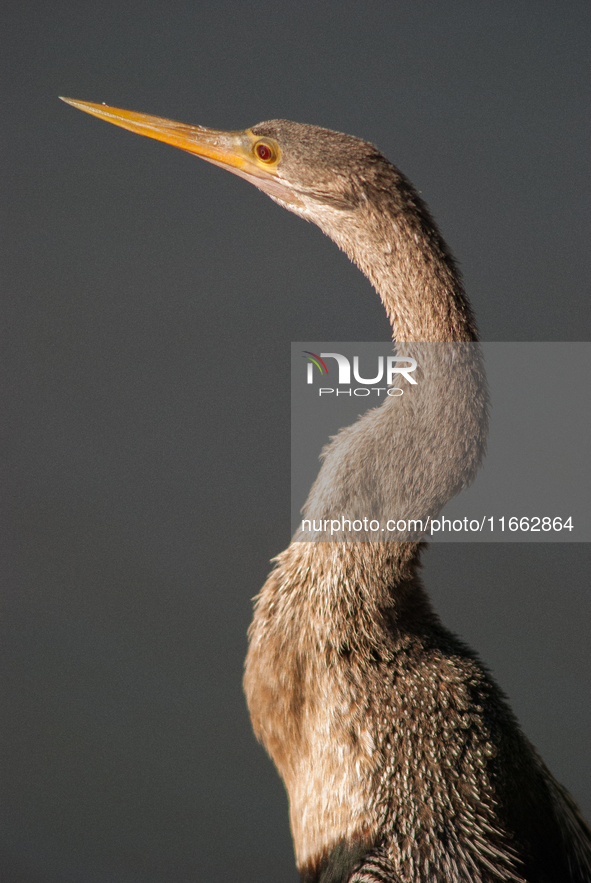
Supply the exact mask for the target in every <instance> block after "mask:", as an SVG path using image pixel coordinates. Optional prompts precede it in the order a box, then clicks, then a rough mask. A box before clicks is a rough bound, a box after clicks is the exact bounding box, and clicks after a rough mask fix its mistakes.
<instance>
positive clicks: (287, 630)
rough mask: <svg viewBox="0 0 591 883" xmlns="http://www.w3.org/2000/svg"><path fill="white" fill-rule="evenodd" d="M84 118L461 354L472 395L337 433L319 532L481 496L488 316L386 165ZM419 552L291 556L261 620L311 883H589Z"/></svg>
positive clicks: (284, 145)
mask: <svg viewBox="0 0 591 883" xmlns="http://www.w3.org/2000/svg"><path fill="white" fill-rule="evenodd" d="M65 100H67V101H68V102H69V103H70V104H72V105H74V106H75V107H78V108H79V109H81V110H84V111H86V112H88V113H90V114H94V115H95V116H97V117H100V118H101V119H105V120H107V121H108V122H111V123H114V124H115V125H118V126H122V127H123V128H126V129H130V130H131V131H133V132H138V133H140V134H143V135H147V136H149V137H151V138H156V139H158V140H160V141H165V142H167V143H169V144H173V145H175V146H177V147H180V148H182V149H184V150H187V151H189V152H191V153H194V154H196V155H198V156H201V157H202V158H203V159H206V160H208V161H209V162H212V163H215V164H216V165H219V166H221V167H222V168H226V169H228V170H229V171H232V172H234V173H235V174H237V175H240V176H241V177H243V178H246V180H247V181H250V182H251V183H253V184H254V185H255V186H256V187H258V188H260V189H261V190H264V191H265V192H266V193H268V194H269V196H271V197H272V198H273V199H274V200H275V201H276V202H278V203H279V204H280V205H283V206H284V207H285V208H287V209H289V210H290V211H292V212H295V213H296V214H298V215H301V216H302V217H304V218H306V219H307V220H310V221H313V222H314V223H316V224H317V225H318V226H319V227H320V228H321V229H322V230H323V231H324V232H325V233H326V234H327V235H328V236H329V237H330V238H331V239H333V240H334V241H335V242H336V243H337V245H339V246H340V247H341V248H342V249H343V250H344V251H345V252H346V253H347V254H348V255H349V257H350V258H351V259H352V260H353V261H354V262H355V263H356V264H357V265H358V267H359V268H360V269H361V270H362V272H363V273H365V275H366V276H367V277H368V278H369V279H370V281H371V282H372V283H373V285H374V287H375V288H376V290H377V291H378V294H379V295H380V297H381V299H382V302H383V304H384V307H385V309H386V312H387V314H388V316H389V318H390V321H391V324H392V331H393V337H394V340H395V341H397V342H404V343H405V344H406V345H407V347H412V346H414V345H418V343H419V342H421V341H428V342H432V343H445V344H450V345H451V346H452V347H455V349H454V354H453V358H454V359H456V356H458V358H457V359H456V361H455V365H456V368H455V374H454V378H455V380H454V381H453V382H454V384H455V390H454V392H453V395H451V397H450V395H449V390H447V397H446V395H444V394H443V393H444V390H443V388H438V386H437V384H438V382H442V381H438V380H437V377H438V376H440V375H441V372H437V371H434V372H431V379H430V380H429V382H428V383H426V384H425V385H424V388H425V392H424V393H423V399H422V400H421V402H420V404H421V407H420V408H414V410H413V409H409V408H408V407H407V406H404V405H402V403H400V404H397V403H396V402H395V403H394V404H393V403H392V401H389V402H385V404H384V405H382V406H381V407H380V408H377V409H375V410H373V411H370V412H368V414H366V415H365V417H363V418H361V419H360V420H359V421H358V422H357V423H356V424H354V425H353V426H352V427H350V428H349V429H347V430H344V431H342V432H341V433H339V435H337V436H336V437H335V439H334V440H333V442H332V443H331V445H329V447H328V449H327V450H326V452H325V458H324V462H323V465H322V468H321V470H320V474H319V476H318V479H317V481H316V483H315V485H314V487H313V489H312V492H311V494H310V497H309V499H308V503H307V504H306V506H307V510H306V511H307V512H308V513H312V514H313V513H316V512H319V511H320V512H321V511H322V510H323V507H324V509H325V510H326V507H327V506H328V507H329V508H333V509H334V510H335V511H336V509H337V508H338V506H339V505H342V504H343V501H349V502H351V501H352V500H354V499H355V494H356V493H357V492H358V497H359V498H362V497H363V494H364V488H363V485H364V482H367V481H370V483H371V481H373V483H374V486H380V487H382V489H384V488H385V490H384V491H383V492H384V494H385V496H386V497H388V495H390V496H392V495H393V496H396V495H398V497H399V500H400V498H401V491H400V490H399V488H400V487H401V486H402V487H403V488H404V491H403V493H402V496H403V497H404V498H405V499H406V500H407V502H408V504H409V506H410V507H411V508H412V507H414V511H417V507H418V510H420V512H421V513H423V514H426V513H429V512H431V513H433V512H436V511H438V510H439V509H440V508H441V506H442V505H443V504H444V503H445V502H447V500H448V499H449V498H450V497H451V496H452V495H453V494H455V493H457V491H458V490H459V489H460V488H461V487H462V486H463V485H464V484H466V483H467V482H468V481H469V480H470V479H471V478H472V477H473V475H474V472H475V470H476V468H477V466H478V463H479V462H480V459H481V456H482V451H483V447H484V432H485V429H483V427H484V428H485V425H486V391H485V384H484V379H483V375H482V370H481V366H480V360H479V355H478V350H477V349H470V348H468V350H469V352H470V353H471V355H465V353H464V350H463V349H462V345H463V344H466V343H468V344H470V343H471V342H474V341H476V339H477V332H476V326H475V323H474V320H473V317H472V312H471V309H470V306H469V304H468V301H467V299H466V296H465V294H464V291H463V288H462V283H461V279H460V276H459V273H458V271H457V269H456V266H455V264H454V261H453V258H452V257H451V255H450V253H449V251H448V249H447V247H446V245H445V243H444V242H443V240H442V238H441V236H440V233H439V231H438V229H437V227H436V225H435V223H434V221H433V220H432V218H431V216H430V214H429V212H428V209H427V208H426V206H425V205H424V203H423V201H422V200H421V198H420V197H419V196H418V194H417V193H416V191H415V190H414V188H413V187H412V185H411V184H410V183H409V181H408V180H407V179H406V178H405V177H404V176H403V175H402V174H401V173H400V172H399V171H398V170H397V169H396V168H395V167H394V166H393V165H392V164H391V163H390V162H389V161H388V160H387V159H385V158H384V157H383V156H382V155H381V154H380V153H379V151H378V150H377V149H376V148H375V147H374V146H373V145H371V144H368V143H366V142H365V141H361V140H359V139H358V138H353V137H351V136H348V135H343V134H340V133H338V132H332V131H329V130H327V129H321V128H317V127H315V126H308V125H301V124H298V123H293V122H288V121H285V120H273V121H270V122H265V123H259V124H258V125H256V126H253V128H251V129H246V130H245V131H241V132H221V131H215V130H212V129H206V128H202V127H200V126H189V125H184V124H182V123H177V122H173V121H170V120H166V119H160V118H158V117H153V116H147V115H145V114H139V113H133V112H130V111H126V110H119V109H117V108H112V107H106V106H105V105H101V104H90V103H87V102H81V101H72V100H70V99H65ZM435 351H436V350H435ZM463 353H464V355H463ZM433 358H435V359H437V358H444V356H441V357H440V356H434V357H433ZM458 364H459V367H458ZM446 383H449V372H448V377H447V380H446ZM442 401H443V403H444V404H441V402H442ZM446 401H447V405H446V404H445V402H446ZM450 401H451V402H452V404H450ZM413 421H414V422H413ZM417 421H418V423H417ZM417 435H420V436H421V438H420V441H421V445H422V447H421V450H422V456H421V457H420V458H419V457H417V441H416V439H417ZM429 442H434V443H433V444H429ZM425 451H426V452H427V453H426V454H425ZM386 472H387V474H386ZM356 488H357V490H356ZM359 495H360V496H359ZM328 498H330V499H328ZM335 507H336V508H335ZM420 551H421V547H420V544H419V543H416V542H389V543H378V542H365V543H360V542H357V543H355V542H339V543H318V542H292V544H291V545H290V546H289V547H288V549H287V550H286V551H285V552H283V553H282V554H281V555H280V556H279V558H278V559H277V564H276V567H275V569H274V570H273V571H272V572H271V574H270V576H269V578H268V580H267V582H266V584H265V586H264V587H263V589H262V591H261V593H260V595H259V597H258V599H257V602H256V607H255V614H254V621H253V623H252V626H251V630H250V647H249V651H248V657H247V660H246V674H245V681H244V684H245V690H246V695H247V699H248V705H249V709H250V714H251V718H252V722H253V726H254V729H255V732H256V734H257V736H258V737H259V738H260V739H261V740H262V741H263V743H264V744H265V746H266V748H267V750H268V751H269V753H270V755H271V757H272V758H273V760H274V762H275V764H276V765H277V768H278V770H279V773H280V774H281V776H282V778H283V780H284V782H285V785H286V787H287V791H288V794H289V801H290V816H291V825H292V832H293V837H294V842H295V851H296V859H297V864H298V868H299V870H300V874H301V877H302V880H303V881H308V883H312V881H314V883H345V881H350V883H353V881H355V883H362V881H366V883H371V881H375V883H378V881H382V883H386V881H388V883H394V881H398V883H402V881H404V883H419V881H420V883H443V881H446V883H452V881H453V883H493V881H497V883H498V881H513V883H524V881H525V883H590V881H591V832H590V831H589V828H588V827H587V825H586V823H585V822H584V820H583V819H582V817H581V816H580V814H579V811H578V809H577V807H576V806H575V804H574V802H573V801H572V799H571V798H570V796H569V795H568V793H567V792H566V791H565V790H564V789H563V788H562V787H561V786H560V785H559V784H558V783H557V782H556V781H555V779H554V778H553V777H552V775H551V774H550V773H549V771H548V770H547V769H546V767H545V766H544V764H543V762H542V761H541V759H540V758H539V757H538V755H537V753H536V751H535V749H534V748H533V747H532V745H531V744H530V743H529V742H528V741H527V739H526V738H525V736H524V735H523V733H522V732H521V730H520V728H519V726H518V724H517V722H516V721H515V718H514V717H513V714H512V712H511V710H510V708H509V707H508V704H507V702H506V700H505V698H504V696H503V694H502V693H501V691H500V690H499V688H498V687H497V686H496V684H495V683H494V681H493V680H492V678H491V676H490V675H489V673H488V672H487V671H486V669H485V668H484V667H483V666H482V664H481V663H480V661H479V660H478V658H477V657H476V655H475V654H474V653H473V652H472V651H471V650H470V649H469V648H468V647H466V646H465V645H464V644H463V643H462V642H461V641H460V640H459V639H458V638H456V637H455V636H454V635H452V634H451V633H450V632H448V631H447V630H446V629H445V628H444V627H443V626H442V625H441V623H440V621H439V619H438V618H437V616H436V614H435V613H434V612H433V610H432V607H431V605H430V602H429V599H428V598H427V595H426V593H425V591H424V589H423V586H422V584H421V581H420V578H419V576H418V569H419V566H420V562H419V557H420Z"/></svg>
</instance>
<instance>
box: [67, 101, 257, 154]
mask: <svg viewBox="0 0 591 883" xmlns="http://www.w3.org/2000/svg"><path fill="white" fill-rule="evenodd" d="M60 97H61V96H60ZM61 100H62V101H65V102H66V104H71V105H72V107H77V108H78V109H79V110H83V111H85V112H86V113H90V114H92V115H93V116H95V117H99V119H102V120H106V121H107V122H108V123H113V125H115V126H121V128H123V129H129V131H130V132H136V133H137V134H138V135H146V136H147V137H148V138H155V139H156V140H157V141H164V142H165V143H166V144H172V145H174V147H180V148H181V149H182V150H188V151H189V153H194V154H196V155H197V156H200V157H202V158H203V159H206V160H209V162H214V163H216V164H217V165H221V166H224V167H226V168H228V167H230V170H232V171H233V170H234V169H244V168H245V167H246V166H247V165H250V163H249V162H248V160H249V157H248V152H249V150H250V148H251V147H252V144H253V142H254V141H255V140H256V139H255V137H254V136H253V135H251V134H250V132H249V130H248V129H247V130H245V131H244V132H223V131H219V130H217V129H206V128H205V127H204V126H188V125H186V124H185V123H177V122H175V120H166V119H162V118H161V117H155V116H150V115H149V114H147V113H136V112H135V111H132V110H122V109H121V108H119V107H108V106H107V105H106V104H93V103H92V102H90V101H76V100H75V99H73V98H62V99H61Z"/></svg>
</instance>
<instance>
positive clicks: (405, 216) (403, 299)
mask: <svg viewBox="0 0 591 883" xmlns="http://www.w3.org/2000/svg"><path fill="white" fill-rule="evenodd" d="M387 172H388V175H386V176H385V179H384V178H380V177H378V178H377V180H376V181H373V182H372V185H371V186H368V185H366V188H365V189H364V190H363V191H362V197H363V198H362V200H361V201H360V204H359V206H358V207H357V209H356V211H355V212H354V213H352V214H351V215H350V216H349V218H348V222H347V223H346V224H343V223H338V222H335V218H334V216H332V217H331V216H328V217H327V218H326V220H324V219H320V221H318V220H317V223H318V224H319V226H320V227H321V229H322V230H323V231H324V232H325V233H326V234H327V235H328V236H329V237H330V238H331V239H333V240H334V241H335V242H336V243H337V244H338V245H339V246H340V248H342V249H343V250H344V251H345V252H346V253H347V254H348V255H349V257H350V258H351V260H352V261H353V262H354V263H356V264H357V266H358V267H359V269H360V270H361V271H362V273H364V275H365V276H367V278H368V279H369V280H370V281H371V283H372V284H373V286H374V287H375V289H376V291H377V292H378V294H379V295H380V298H381V300H382V303H383V304H384V308H385V310H386V313H387V314H388V318H389V319H390V323H391V325H392V333H393V338H394V340H396V341H441V342H443V341H475V340H477V331H476V323H475V321H474V317H473V314H472V310H471V308H470V305H469V303H468V300H467V298H466V295H465V293H464V289H463V286H462V281H461V276H460V273H459V270H458V269H457V267H456V265H455V261H454V259H453V257H452V256H451V254H450V252H449V249H448V248H447V246H446V244H445V242H444V240H443V239H442V237H441V235H440V233H439V231H438V229H437V226H436V224H435V222H434V220H433V218H432V217H431V215H430V213H429V210H428V208H427V207H426V205H425V204H424V202H423V201H422V199H421V198H420V197H419V195H418V194H417V192H416V191H415V189H414V188H413V186H412V184H410V182H409V181H408V180H407V179H406V178H405V177H404V176H403V175H402V174H401V173H400V172H398V170H397V169H395V168H394V167H393V166H390V165H389V164H388V167H387Z"/></svg>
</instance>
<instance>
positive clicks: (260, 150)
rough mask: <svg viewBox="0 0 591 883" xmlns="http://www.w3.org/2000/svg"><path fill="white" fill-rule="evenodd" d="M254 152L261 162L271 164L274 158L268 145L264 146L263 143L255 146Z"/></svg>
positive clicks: (260, 142)
mask: <svg viewBox="0 0 591 883" xmlns="http://www.w3.org/2000/svg"><path fill="white" fill-rule="evenodd" d="M254 152H255V153H256V155H257V156H258V158H259V159H261V160H262V161H263V162H271V160H273V159H274V158H275V153H274V151H273V150H272V149H271V147H269V145H268V144H265V142H264V141H259V143H258V144H257V145H256V146H255V149H254Z"/></svg>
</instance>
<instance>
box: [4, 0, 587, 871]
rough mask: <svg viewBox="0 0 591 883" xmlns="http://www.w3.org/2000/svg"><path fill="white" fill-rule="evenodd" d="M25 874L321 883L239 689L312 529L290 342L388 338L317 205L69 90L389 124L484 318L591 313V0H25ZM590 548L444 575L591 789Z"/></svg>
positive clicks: (20, 566) (449, 607)
mask: <svg viewBox="0 0 591 883" xmlns="http://www.w3.org/2000/svg"><path fill="white" fill-rule="evenodd" d="M3 13H4V16H3V28H2V30H3V44H4V45H3V50H2V53H1V56H0V63H1V65H2V83H3V86H4V93H5V94H4V102H3V117H2V122H3V129H4V133H5V139H4V145H5V146H4V158H3V172H4V174H3V176H2V177H3V186H4V191H5V192H4V194H3V196H4V201H3V205H4V221H5V227H4V233H5V238H4V248H3V264H4V274H3V276H4V280H5V284H4V297H3V318H2V329H3V331H2V333H3V341H2V356H3V360H4V364H3V367H2V379H3V391H4V406H3V407H4V415H3V416H4V419H3V421H2V451H3V459H2V463H3V467H2V468H3V478H2V487H3V494H2V498H3V507H5V510H6V511H5V513H4V515H3V527H2V534H3V537H4V540H5V542H4V543H3V547H4V552H3V558H4V565H3V566H4V574H5V576H4V580H3V589H2V593H1V598H2V617H1V621H2V631H3V635H2V654H3V657H2V662H1V666H2V678H1V684H2V691H3V694H4V699H3V708H4V712H3V714H4V718H3V729H4V737H3V765H4V769H3V778H4V784H3V798H2V815H3V827H4V831H3V834H2V837H1V843H2V846H1V850H2V852H1V859H0V868H1V870H2V874H1V879H2V881H3V883H80V881H82V883H86V881H89V883H115V881H116V883H140V881H141V883H189V881H200V880H209V881H236V880H240V881H250V880H252V881H257V883H272V881H273V883H275V881H295V880H296V874H295V871H294V868H293V858H292V851H291V842H290V836H289V831H288V822H287V808H286V800H285V796H284V793H283V789H282V785H281V783H280V781H279V779H278V778H277V776H276V774H275V772H274V770H273V767H272V766H271V764H270V762H269V761H268V760H267V759H266V757H265V755H264V753H263V751H262V749H260V748H259V747H258V746H257V744H256V743H255V741H254V739H253V736H252V734H251V731H250V725H249V721H248V716H247V712H246V709H245V706H244V701H243V698H242V694H241V684H240V681H241V671H242V660H243V657H244V654H245V650H246V628H247V625H248V622H249V620H250V615H251V602H250V598H251V597H252V596H253V595H254V594H255V593H256V592H257V590H258V589H259V587H260V586H261V584H262V583H263V581H264V579H265V576H266V573H267V570H268V568H269V564H268V561H269V559H270V558H271V557H272V556H273V555H274V554H276V553H277V552H278V551H279V550H281V549H282V548H283V547H284V546H285V545H286V543H287V542H288V539H289V529H290V525H289V342H290V341H291V340H306V339H308V340H310V339H311V340H314V339H316V340H323V339H324V340H351V339H353V340H381V339H384V340H387V339H388V333H389V328H388V325H387V322H386V319H385V317H384V315H383V313H382V308H381V305H380V303H379V300H378V298H377V297H376V296H375V294H374V293H373V292H372V290H371V288H370V286H369V284H368V283H367V282H366V280H364V279H363V277H362V276H361V275H360V274H359V273H358V271H357V270H356V269H355V268H354V267H352V266H351V265H349V263H348V262H347V260H346V258H345V257H344V256H343V255H342V254H340V253H339V252H338V250H337V249H336V247H335V246H334V245H333V244H332V243H330V242H329V241H328V240H326V239H325V238H324V237H323V236H322V234H321V233H320V231H319V230H317V229H316V228H314V227H312V226H310V225H307V224H304V223H303V222H302V221H301V220H300V219H298V218H296V217H295V216H292V215H289V214H288V213H287V212H285V211H284V210H283V209H281V208H279V207H278V206H276V205H275V204H273V203H272V202H271V201H270V200H269V199H267V198H266V197H265V196H264V195H262V194H260V193H259V192H257V191H256V190H255V189H254V188H252V187H250V185H247V184H246V183H245V182H243V181H239V180H238V179H236V178H235V177H233V176H231V175H229V174H226V173H224V172H222V171H221V170H219V169H216V168H215V167H213V166H211V165H208V164H206V163H203V162H200V161H198V160H196V159H195V158H193V157H190V156H189V155H188V154H185V153H182V152H181V151H178V150H174V149H173V148H171V147H167V146H164V145H161V144H158V143H156V142H153V141H148V140H146V139H142V138H140V137H139V136H132V135H130V134H129V133H126V132H122V131H121V130H120V129H116V128H114V127H111V126H108V125H106V124H104V123H101V122H99V121H97V120H95V119H92V118H91V117H88V116H85V115H83V114H81V113H79V112H78V111H76V110H74V109H72V108H70V107H67V106H66V105H63V104H61V103H60V102H59V101H58V100H57V97H56V96H57V95H58V94H66V95H72V96H73V97H78V98H82V99H87V100H94V101H106V102H109V103H111V104H115V105H119V106H122V107H129V108H133V109H136V110H142V111H145V112H149V113H155V114H162V115H164V116H168V117H171V118H173V119H175V118H176V119H179V120H182V121H185V122H195V123H202V124H205V125H210V126H216V127H218V126H219V127H226V128H241V127H244V126H248V125H252V124H254V123H256V122H257V121H259V120H263V119H269V118H272V117H278V116H282V117H287V118H292V119H295V120H299V121H304V122H310V123H317V124H321V125H325V126H329V127H332V128H335V129H340V130H343V131H347V132H351V133H352V134H355V135H358V136H361V137H365V138H367V139H369V140H371V141H374V142H376V143H377V144H378V145H379V146H380V147H381V149H382V150H383V151H384V153H385V154H386V155H387V156H389V157H390V158H391V159H392V160H393V161H394V162H396V163H397V164H398V165H399V166H400V167H401V168H402V169H403V170H404V171H405V172H406V173H407V174H408V175H409V177H410V178H411V180H413V182H414V183H415V184H416V186H417V187H418V188H419V189H420V190H421V191H422V192H423V195H424V196H425V198H426V199H427V201H428V202H429V204H430V206H431V208H432V210H433V212H434V214H435V216H436V217H437V219H438V221H439V222H440V224H441V227H442V229H443V231H444V234H445V236H446V238H447V240H448V241H449V243H450V245H451V247H452V248H453V250H454V251H455V253H456V254H457V256H458V257H459V259H460V261H461V264H462V267H463V270H464V273H465V277H466V282H467V287H468V291H469V293H470V296H471V298H472V301H473V304H474V306H475V309H476V313H477V316H478V318H479V322H480V327H481V331H482V334H483V337H484V338H485V339H486V340H580V339H586V338H588V336H589V318H590V311H591V307H590V303H591V301H590V298H589V278H590V277H589V266H588V264H589V257H590V252H589V231H588V229H586V224H587V222H588V218H589V211H588V190H586V188H588V182H589V174H588V168H587V160H588V154H587V149H588V141H589V131H588V107H589V99H588V95H586V94H585V90H586V88H587V84H588V83H589V79H590V78H589V71H588V69H587V63H588V59H589V51H588V50H589V45H591V40H590V36H591V35H590V30H591V28H590V25H591V7H590V6H589V4H588V3H587V2H577V0H573V2H569V3H550V2H536V3H534V2H518V0H511V2H494V3H493V2H480V3H473V2H472V0H465V2H446V3H438V2H435V0H427V2H417V3H403V2H399V0H389V2H376V3H373V2H368V3H349V2H341V3H339V4H336V3H332V2H331V3H329V2H315V3H311V2H309V3H302V2H298V3H295V2H289V3H285V2H282V3H269V2H259V3H257V4H241V3H228V2H217V3H215V4H212V3H207V4H206V3H200V2H196V0H190V2H189V0H187V2H174V0H172V2H167V3H155V2H154V3H149V2H145V3H140V2H126V0H117V2H114V0H110V2H101V3H94V2H93V3H90V2H76V3H74V2H69V3H63V2H59V0H57V2H52V3H46V2H43V3H41V2H37V3H35V2H31V3H23V4H17V3H16V2H14V0H12V2H11V0H9V2H7V3H6V4H5V5H4V7H3ZM589 564H590V547H589V546H588V545H568V546H567V545H565V546H562V545H560V546H556V545H552V546H540V545H536V546H530V545H518V546H514V547H510V546H508V545H487V546H485V545H457V546H455V545H442V546H439V547H437V548H435V547H434V548H432V549H431V550H430V551H429V552H428V553H427V554H426V555H425V565H426V566H425V574H424V575H425V581H426V583H427V585H428V586H429V589H430V592H431V594H432V596H433V598H434V599H435V603H436V605H437V607H438V609H439V610H440V612H441V614H442V616H443V618H444V620H445V622H446V623H448V624H449V625H450V626H451V627H452V628H454V629H455V630H456V631H458V632H459V633H461V634H462V635H463V636H464V637H465V638H466V640H468V641H469V642H470V643H471V644H472V645H474V646H475V647H476V648H477V649H478V650H479V651H480V652H481V654H482V656H483V658H484V659H485V660H486V661H487V663H488V664H489V665H490V666H491V668H492V670H493V672H494V674H495V675H496V677H497V678H498V680H499V681H500V683H501V684H502V685H503V687H504V688H505V689H506V690H507V692H508V694H509V696H510V699H511V702H512V704H513V706H514V708H515V710H516V713H517V714H518V716H519V718H520V720H521V721H522V723H523V725H524V728H525V729H526V731H527V733H528V734H529V735H530V737H531V738H532V740H533V741H534V743H535V744H536V745H537V746H538V747H539V749H540V751H541V752H542V754H543V755H544V757H545V759H546V760H547V762H548V764H549V765H550V767H551V768H552V770H553V771H554V772H555V773H556V774H557V775H558V777H559V778H560V779H561V780H562V781H563V782H565V784H566V785H567V786H568V787H569V788H570V789H571V790H572V792H573V793H574V795H575V796H576V798H577V799H578V800H579V801H580V802H581V804H582V805H583V807H584V808H585V811H586V813H587V815H588V816H589V815H591V777H590V768H591V764H590V753H589V752H590V748H589V738H588V734H589V730H590V723H591V721H590V712H589V701H588V695H589V674H590V656H591V654H590V652H589V649H588V623H589V616H590V613H591V611H590V609H589V607H590V602H589V593H588V588H587V585H588V574H589Z"/></svg>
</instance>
